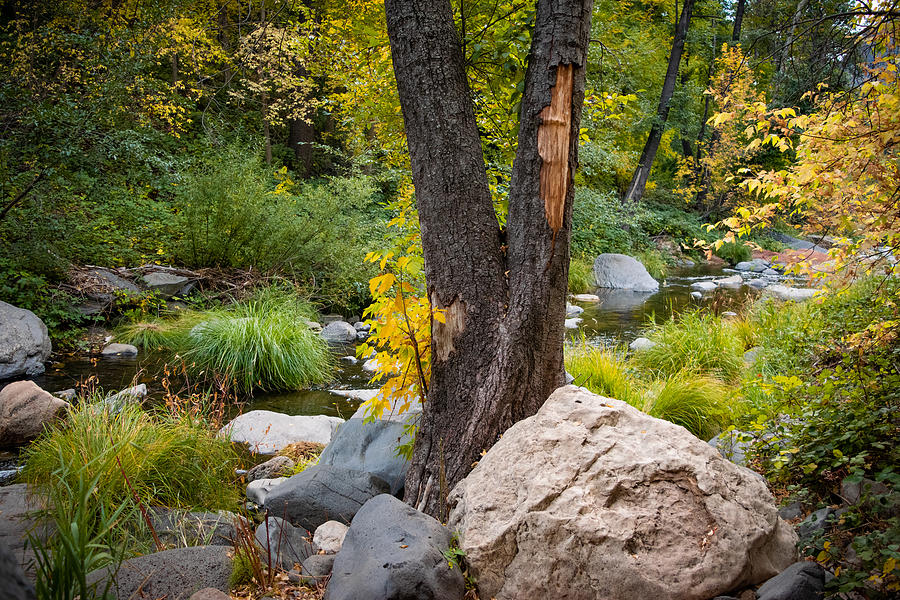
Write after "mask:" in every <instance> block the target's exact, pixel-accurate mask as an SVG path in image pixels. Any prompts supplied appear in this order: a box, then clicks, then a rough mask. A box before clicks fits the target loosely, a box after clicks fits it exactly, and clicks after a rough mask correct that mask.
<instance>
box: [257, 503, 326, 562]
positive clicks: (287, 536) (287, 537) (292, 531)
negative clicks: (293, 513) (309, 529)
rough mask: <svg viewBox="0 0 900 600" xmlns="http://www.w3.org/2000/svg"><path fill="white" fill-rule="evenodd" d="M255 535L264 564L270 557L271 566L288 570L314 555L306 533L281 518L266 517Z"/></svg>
mask: <svg viewBox="0 0 900 600" xmlns="http://www.w3.org/2000/svg"><path fill="white" fill-rule="evenodd" d="M255 535H256V543H257V544H259V547H260V553H261V556H262V559H263V562H264V563H266V564H268V560H269V557H271V559H272V563H273V564H278V565H281V568H283V569H290V568H292V567H293V566H294V565H295V564H300V563H302V562H303V561H304V560H306V559H307V558H308V557H309V556H312V555H313V554H314V552H313V545H312V542H310V540H309V539H308V538H307V537H306V531H305V530H303V529H301V528H299V527H294V526H293V525H291V524H290V523H288V522H287V521H285V520H284V519H282V518H281V517H275V516H269V517H266V520H264V521H263V522H262V523H260V524H259V527H257V528H256V534H255Z"/></svg>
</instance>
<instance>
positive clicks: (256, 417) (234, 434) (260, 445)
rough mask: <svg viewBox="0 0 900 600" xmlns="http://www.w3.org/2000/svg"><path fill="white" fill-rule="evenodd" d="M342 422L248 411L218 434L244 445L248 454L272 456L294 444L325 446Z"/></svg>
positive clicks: (305, 416)
mask: <svg viewBox="0 0 900 600" xmlns="http://www.w3.org/2000/svg"><path fill="white" fill-rule="evenodd" d="M343 422H344V420H343V419H339V418H338V417H327V416H325V415H314V416H307V415H297V416H289V415H285V414H282V413H277V412H272V411H271V410H251V411H250V412H248V413H244V414H242V415H240V416H238V417H237V418H235V419H234V420H233V421H231V422H230V423H228V424H227V425H225V427H223V428H222V431H221V432H220V434H221V435H225V436H229V435H230V436H231V441H233V442H243V443H244V444H247V445H248V446H250V451H251V452H257V453H259V454H275V453H276V452H278V451H279V450H281V449H282V448H284V447H285V446H287V445H288V444H293V443H295V442H315V443H317V444H327V443H328V442H330V441H331V438H332V436H333V435H334V431H335V430H336V429H337V428H338V425H340V424H341V423H343Z"/></svg>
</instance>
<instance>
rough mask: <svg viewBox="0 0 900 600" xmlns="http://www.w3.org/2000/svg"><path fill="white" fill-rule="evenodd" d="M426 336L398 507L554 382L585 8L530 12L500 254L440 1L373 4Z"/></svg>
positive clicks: (583, 2)
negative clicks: (410, 196)
mask: <svg viewBox="0 0 900 600" xmlns="http://www.w3.org/2000/svg"><path fill="white" fill-rule="evenodd" d="M385 5H386V12H387V24H388V35H389V37H390V41H391V51H392V53H393V61H394V72H395V74H396V78H397V86H398V89H399V92H400V103H401V105H402V108H403V116H404V120H405V124H406V135H407V140H408V143H409V151H410V158H411V164H412V176H413V183H414V185H415V189H416V201H417V205H418V209H419V221H420V224H421V231H422V248H423V251H424V254H425V275H426V280H427V282H428V296H429V298H430V300H431V303H432V305H433V307H434V308H435V309H442V310H444V311H445V312H444V315H445V320H446V323H438V322H436V321H435V322H433V323H432V325H433V327H432V356H433V359H432V360H433V363H432V375H431V385H430V386H429V391H428V398H427V401H426V402H425V407H424V412H423V414H422V420H421V423H420V427H419V432H418V435H417V437H416V444H415V449H414V453H413V459H412V464H411V465H410V468H409V472H408V474H407V477H406V501H407V502H409V503H410V504H412V505H414V506H416V507H417V508H419V509H420V510H424V511H425V512H427V513H429V514H432V515H435V516H436V517H438V518H442V519H443V518H445V517H446V506H445V499H446V495H447V493H448V492H449V490H450V489H451V488H452V487H453V486H454V485H455V484H456V483H457V482H458V481H459V480H461V479H462V478H463V477H465V476H466V475H467V474H468V473H469V471H470V470H471V469H472V467H473V466H474V464H475V463H476V462H477V461H478V459H479V458H480V456H481V454H482V451H483V450H487V449H489V448H490V447H491V446H492V445H493V444H494V442H496V441H497V439H499V436H500V435H501V434H502V433H503V432H504V431H505V430H506V429H507V428H508V427H509V426H510V425H512V424H513V423H515V422H516V421H519V420H520V419H523V418H525V417H527V416H530V415H532V414H534V413H535V412H536V411H537V409H538V408H539V407H540V406H541V404H543V402H544V400H546V399H547V397H548V396H549V395H550V393H551V392H552V391H553V390H554V389H555V388H557V387H558V386H559V385H561V384H562V383H563V377H564V374H563V373H564V371H563V335H564V328H563V321H564V317H565V293H566V281H567V277H568V264H569V238H570V228H571V215H572V197H573V189H572V186H573V180H572V173H573V171H574V169H575V164H576V160H577V142H578V131H579V124H580V121H581V106H582V102H583V99H584V66H585V60H586V51H587V43H588V34H589V31H590V19H591V0H538V2H537V14H536V22H535V28H534V34H533V37H532V39H533V41H532V48H531V56H530V59H529V66H528V71H527V74H526V78H525V92H524V95H523V99H522V108H521V113H520V128H519V147H518V152H517V156H516V160H515V163H514V165H513V172H512V181H511V190H510V195H509V216H508V219H507V238H508V248H505V247H504V246H503V244H502V241H501V236H500V230H499V228H498V225H497V218H496V216H495V214H494V208H493V203H492V201H491V194H490V190H489V188H488V182H487V176H486V173H485V165H484V158H483V156H482V151H481V140H480V138H479V134H478V129H477V127H476V123H475V115H474V109H473V104H472V99H471V95H470V91H469V88H468V84H467V80H466V74H465V70H464V64H463V54H462V50H461V48H460V44H459V37H458V35H457V32H456V30H455V27H454V24H453V16H452V13H451V8H450V2H449V0H387V2H386V3H385Z"/></svg>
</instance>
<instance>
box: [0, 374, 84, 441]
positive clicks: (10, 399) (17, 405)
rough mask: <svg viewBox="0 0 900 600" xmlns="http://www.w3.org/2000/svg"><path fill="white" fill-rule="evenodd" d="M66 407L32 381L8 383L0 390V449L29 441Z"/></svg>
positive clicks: (65, 403) (63, 401) (62, 401)
mask: <svg viewBox="0 0 900 600" xmlns="http://www.w3.org/2000/svg"><path fill="white" fill-rule="evenodd" d="M68 405H69V404H68V403H67V402H66V401H65V400H60V399H59V398H57V397H56V396H53V395H51V394H49V393H48V392H45V391H44V390H42V389H41V388H39V387H38V386H37V385H36V384H35V383H34V382H33V381H17V382H15V383H11V384H9V385H8V386H6V387H5V388H3V389H2V390H0V448H8V447H11V446H21V445H22V444H25V443H27V442H29V441H31V440H33V439H34V438H36V437H37V436H38V435H40V434H41V432H42V431H43V430H44V427H45V426H46V425H48V424H50V423H52V422H53V421H54V420H55V419H57V418H58V417H59V415H60V414H61V413H63V412H64V411H65V409H66V407H67V406H68Z"/></svg>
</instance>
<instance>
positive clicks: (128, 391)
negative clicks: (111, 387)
mask: <svg viewBox="0 0 900 600" xmlns="http://www.w3.org/2000/svg"><path fill="white" fill-rule="evenodd" d="M146 397H147V384H145V383H139V384H137V385H135V386H132V387H130V388H125V389H124V390H122V391H120V392H116V393H115V394H111V395H109V396H107V397H106V398H104V399H103V401H102V402H101V406H103V407H105V408H106V409H108V410H109V411H110V412H113V413H117V412H119V411H120V410H122V408H124V407H125V406H126V405H128V404H135V403H138V402H140V401H141V400H143V399H144V398H146Z"/></svg>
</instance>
